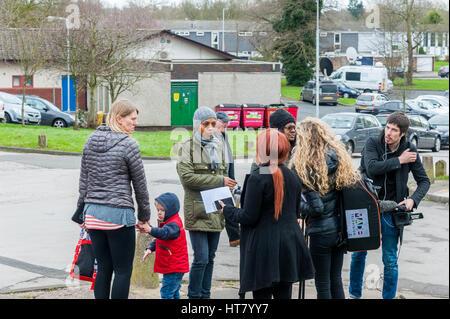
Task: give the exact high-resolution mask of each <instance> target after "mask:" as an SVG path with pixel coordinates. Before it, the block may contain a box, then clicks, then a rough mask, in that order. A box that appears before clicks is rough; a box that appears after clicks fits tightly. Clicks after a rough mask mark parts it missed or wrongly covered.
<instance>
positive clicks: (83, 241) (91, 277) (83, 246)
mask: <svg viewBox="0 0 450 319" xmlns="http://www.w3.org/2000/svg"><path fill="white" fill-rule="evenodd" d="M69 274H70V276H71V277H72V278H75V279H79V280H84V281H90V282H92V285H91V290H93V289H94V283H95V277H96V276H97V260H96V259H95V257H94V249H93V248H92V242H91V239H90V237H89V234H88V232H87V231H86V229H85V228H82V229H81V232H80V239H79V240H78V244H77V246H76V247H75V256H74V257H73V262H72V267H71V268H70V272H69Z"/></svg>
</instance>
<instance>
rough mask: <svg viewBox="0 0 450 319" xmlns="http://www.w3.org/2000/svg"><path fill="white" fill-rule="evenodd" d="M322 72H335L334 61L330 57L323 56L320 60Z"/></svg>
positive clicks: (326, 73) (327, 73) (328, 74)
mask: <svg viewBox="0 0 450 319" xmlns="http://www.w3.org/2000/svg"><path fill="white" fill-rule="evenodd" d="M319 67H320V72H322V73H323V74H324V75H325V76H330V75H331V73H333V63H332V62H331V60H330V59H328V58H321V59H320V62H319Z"/></svg>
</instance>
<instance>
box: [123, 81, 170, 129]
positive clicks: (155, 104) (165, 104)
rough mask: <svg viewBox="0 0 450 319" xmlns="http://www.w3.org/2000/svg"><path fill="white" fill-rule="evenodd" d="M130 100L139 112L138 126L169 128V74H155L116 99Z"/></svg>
mask: <svg viewBox="0 0 450 319" xmlns="http://www.w3.org/2000/svg"><path fill="white" fill-rule="evenodd" d="M121 98H125V99H128V100H130V101H131V102H132V103H133V104H134V105H136V107H137V108H138V110H139V116H138V126H170V120H171V119H170V73H169V72H163V73H156V74H153V75H152V77H151V78H147V79H144V80H141V81H139V82H138V83H136V84H135V85H134V87H133V89H132V90H129V91H126V92H124V93H122V94H120V95H119V97H118V99H121Z"/></svg>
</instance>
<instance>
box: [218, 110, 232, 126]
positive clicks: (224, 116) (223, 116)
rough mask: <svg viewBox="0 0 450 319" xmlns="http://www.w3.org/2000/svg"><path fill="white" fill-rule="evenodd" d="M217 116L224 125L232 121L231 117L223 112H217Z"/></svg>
mask: <svg viewBox="0 0 450 319" xmlns="http://www.w3.org/2000/svg"><path fill="white" fill-rule="evenodd" d="M216 115H217V119H218V120H221V121H222V122H224V123H228V122H229V121H230V117H229V116H228V114H227V113H225V112H223V111H219V112H217V113H216Z"/></svg>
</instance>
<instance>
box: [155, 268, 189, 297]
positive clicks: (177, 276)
mask: <svg viewBox="0 0 450 319" xmlns="http://www.w3.org/2000/svg"><path fill="white" fill-rule="evenodd" d="M183 276H184V274H183V273H180V272H173V273H170V274H164V275H163V279H162V282H161V291H160V292H161V299H180V288H181V279H183Z"/></svg>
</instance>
